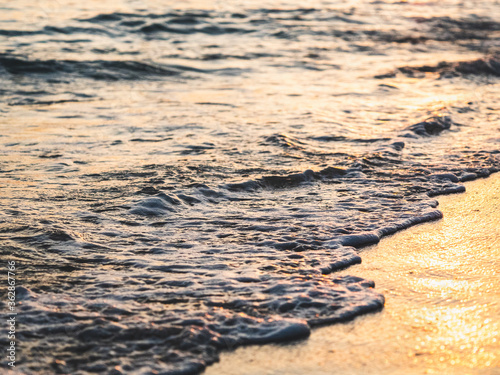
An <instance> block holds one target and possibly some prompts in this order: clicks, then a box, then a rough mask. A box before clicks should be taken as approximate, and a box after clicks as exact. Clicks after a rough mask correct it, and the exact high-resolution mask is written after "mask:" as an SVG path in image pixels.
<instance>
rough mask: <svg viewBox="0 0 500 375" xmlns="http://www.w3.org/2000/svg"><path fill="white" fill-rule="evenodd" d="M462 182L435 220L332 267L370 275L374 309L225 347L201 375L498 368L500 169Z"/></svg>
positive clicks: (486, 370)
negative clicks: (296, 335)
mask: <svg viewBox="0 0 500 375" xmlns="http://www.w3.org/2000/svg"><path fill="white" fill-rule="evenodd" d="M465 185H466V192H465V193H463V194H460V195H456V194H452V195H443V196H439V197H438V200H439V203H440V204H439V209H440V210H441V211H442V212H443V216H444V218H443V219H442V220H439V221H431V222H425V223H422V224H418V225H415V226H412V227H410V228H408V229H406V230H402V231H398V232H397V233H395V234H393V235H390V236H384V237H383V238H382V239H381V241H380V242H379V243H378V244H376V245H372V246H368V247H365V248H363V249H361V250H360V253H362V258H363V263H362V264H360V265H355V266H352V267H349V268H348V269H346V270H343V271H340V272H338V273H336V275H339V276H342V275H355V276H359V277H363V278H367V279H370V280H374V281H375V284H376V285H375V290H377V291H380V292H382V293H383V294H384V296H385V297H386V303H385V308H384V309H383V310H382V311H381V312H378V313H372V314H368V315H365V316H361V317H358V318H356V319H355V320H354V321H352V322H348V323H341V324H336V325H331V326H326V327H320V328H315V329H313V331H312V334H311V336H310V337H309V339H307V340H303V341H299V342H292V343H287V344H270V345H265V346H248V347H241V348H238V349H237V350H236V351H234V352H223V353H222V354H221V358H220V362H218V363H215V364H213V365H212V366H209V367H208V368H207V369H206V371H205V372H204V374H206V375H215V374H218V375H224V374H228V375H229V374H234V375H236V374H241V375H251V374H255V375H256V374H278V373H279V374H284V373H285V374H304V373H307V374H317V375H319V374H330V373H332V371H333V370H334V371H335V373H336V374H380V373H384V374H392V373H394V374H397V373H402V371H404V373H405V374H427V373H429V374H430V373H439V374H456V373H457V374H458V373H461V374H462V373H468V374H469V373H470V374H492V373H496V372H495V371H498V372H499V373H500V348H499V342H498V336H499V332H500V325H499V324H498V323H495V321H498V311H495V309H496V310H498V303H497V302H496V301H498V300H499V299H500V298H499V297H500V293H499V292H498V289H499V288H498V287H499V286H500V279H499V275H498V271H497V269H499V266H498V265H499V264H500V251H499V250H498V246H497V247H496V248H495V246H496V245H498V244H499V243H500V229H498V227H499V225H498V224H499V223H500V174H497V173H495V174H492V175H491V176H490V177H489V178H486V179H477V180H474V181H470V182H466V183H465ZM470 244H473V245H474V246H473V247H471V246H470ZM495 305H496V306H495Z"/></svg>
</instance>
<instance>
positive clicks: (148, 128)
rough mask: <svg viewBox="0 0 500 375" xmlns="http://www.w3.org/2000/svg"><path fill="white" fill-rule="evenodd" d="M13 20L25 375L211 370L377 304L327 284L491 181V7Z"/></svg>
mask: <svg viewBox="0 0 500 375" xmlns="http://www.w3.org/2000/svg"><path fill="white" fill-rule="evenodd" d="M0 14H1V15H0V37H1V38H2V39H1V44H0V46H1V48H2V53H1V54H0V90H1V91H0V93H1V95H2V99H3V100H2V101H1V106H0V115H1V116H2V121H1V125H0V128H1V133H0V144H1V148H0V152H1V159H0V183H1V196H0V200H1V201H0V202H1V206H0V209H1V213H2V215H1V217H0V238H1V239H2V247H1V258H2V261H3V263H6V262H7V260H15V261H16V263H17V265H18V281H17V285H18V288H17V299H18V302H19V305H18V308H19V318H18V320H19V326H18V335H17V337H18V342H19V347H18V363H17V366H16V369H18V370H19V371H20V373H25V374H52V373H68V374H90V373H103V374H120V373H123V374H190V373H197V372H200V371H201V370H202V369H203V368H204V367H205V366H206V365H208V364H210V363H212V362H214V361H215V360H217V358H218V353H219V352H220V351H221V350H225V349H233V348H235V347H237V346H239V345H244V344H255V343H258V344H261V343H267V342H277V341H284V340H292V339H298V338H303V337H306V336H308V335H309V332H310V328H311V327H313V326H315V325H320V324H326V323H334V322H341V321H346V320H350V319H353V318H354V317H356V316H358V315H360V314H363V313H367V312H375V311H379V310H380V309H382V307H383V304H384V297H383V296H382V295H381V294H380V293H378V292H377V291H376V289H374V288H373V285H374V284H373V282H371V281H367V280H363V279H360V278H358V277H356V276H355V275H353V276H342V277H337V276H336V275H335V271H336V270H339V269H344V268H346V267H348V266H350V265H353V264H356V263H359V262H361V258H360V257H359V255H358V253H357V249H358V248H360V247H362V246H365V245H368V244H373V243H376V242H378V241H379V239H380V238H381V237H382V236H384V235H388V234H391V233H394V232H395V231H397V230H400V229H403V228H407V227H409V226H411V225H414V224H417V223H420V222H424V221H429V220H436V219H439V218H440V217H441V213H440V212H439V211H438V209H437V208H436V207H437V202H436V200H435V198H433V197H434V196H436V195H439V194H446V193H455V192H460V191H463V190H464V188H463V186H462V184H461V182H463V181H467V180H471V179H475V178H478V177H486V176H488V175H490V174H491V173H493V172H496V171H497V170H498V169H499V168H500V155H499V153H500V148H499V141H500V135H499V134H500V133H499V130H500V116H499V112H498V110H499V106H498V97H499V94H500V86H499V77H500V58H499V53H500V43H499V37H500V5H499V3H498V2H497V1H468V2H458V1H440V2H436V3H435V2H425V1H423V2H390V1H389V2H384V1H375V2H369V1H359V2H350V1H340V0H339V1H330V2H312V3H310V4H309V3H308V4H307V8H305V7H304V4H302V3H300V2H294V1H289V2H286V3H279V4H278V3H272V4H270V3H269V2H266V1H261V2H253V3H252V4H247V3H245V2H241V3H238V2H234V3H233V4H230V5H228V4H225V3H210V4H205V3H203V2H186V3H182V4H175V3H173V2H172V3H170V4H169V3H168V2H167V4H166V5H165V4H164V3H162V2H151V3H149V2H148V3H146V2H141V1H132V0H131V1H116V2H97V1H87V2H85V4H83V5H82V4H75V3H72V2H69V1H68V2H67V3H66V2H53V3H52V2H47V4H42V5H41V4H40V3H39V2H32V1H31V2H30V1H20V2H16V3H15V4H14V3H12V4H9V5H8V6H3V8H0ZM6 301H7V300H6V297H5V298H3V299H2V300H1V302H0V304H1V308H2V312H4V311H6ZM0 342H1V343H2V344H5V345H6V344H7V342H8V341H7V338H6V334H2V335H1V337H0Z"/></svg>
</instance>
